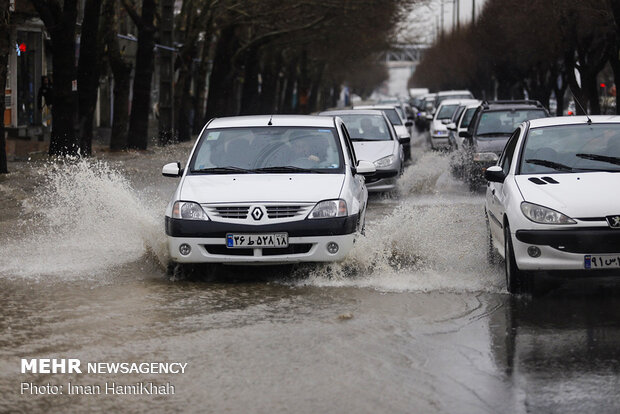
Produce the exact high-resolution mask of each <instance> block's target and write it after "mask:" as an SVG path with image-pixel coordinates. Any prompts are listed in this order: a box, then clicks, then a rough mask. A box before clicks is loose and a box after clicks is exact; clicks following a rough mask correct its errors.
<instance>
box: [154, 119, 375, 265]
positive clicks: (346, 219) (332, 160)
mask: <svg viewBox="0 0 620 414" xmlns="http://www.w3.org/2000/svg"><path fill="white" fill-rule="evenodd" d="M374 173H375V166H374V164H373V163H372V162H369V161H361V160H360V161H358V160H357V157H356V155H355V150H354V149H353V144H352V142H351V139H350V137H349V134H348V132H347V130H346V128H345V126H344V124H343V122H342V120H341V119H339V118H333V117H325V116H303V115H274V116H241V117H231V118H219V119H213V120H211V121H209V123H208V124H207V125H206V126H205V127H204V129H203V130H202V132H201V134H200V136H199V138H198V140H197V141H196V144H195V145H194V148H193V149H192V151H191V153H190V156H189V160H188V162H187V166H186V167H185V168H181V165H180V163H179V162H174V163H170V164H167V165H165V166H164V168H163V170H162V174H163V175H164V176H169V177H181V179H180V181H179V185H178V187H177V189H176V191H175V193H174V195H173V197H172V199H171V201H170V203H169V204H168V207H167V208H166V214H165V222H166V235H167V243H168V252H169V255H170V259H171V261H172V265H173V266H174V267H176V268H179V266H178V265H181V267H183V265H185V264H194V263H224V264H278V263H294V262H330V261H337V260H341V259H343V258H344V257H345V256H346V255H347V253H348V252H349V251H350V250H351V248H352V247H353V242H354V240H355V237H356V235H357V234H359V233H360V232H361V231H362V229H363V227H364V220H365V214H366V205H367V199H368V191H367V189H366V186H365V184H364V177H363V175H365V174H374ZM175 264H176V265H175Z"/></svg>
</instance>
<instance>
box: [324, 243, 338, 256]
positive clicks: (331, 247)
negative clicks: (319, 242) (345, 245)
mask: <svg viewBox="0 0 620 414" xmlns="http://www.w3.org/2000/svg"><path fill="white" fill-rule="evenodd" d="M338 248H339V247H338V243H334V242H329V243H327V251H328V252H329V253H330V254H336V253H338Z"/></svg>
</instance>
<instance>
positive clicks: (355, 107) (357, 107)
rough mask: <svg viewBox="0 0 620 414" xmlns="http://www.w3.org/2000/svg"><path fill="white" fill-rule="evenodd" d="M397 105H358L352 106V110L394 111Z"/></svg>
mask: <svg viewBox="0 0 620 414" xmlns="http://www.w3.org/2000/svg"><path fill="white" fill-rule="evenodd" d="M397 106H399V105H391V104H377V105H360V106H354V107H353V109H355V110H357V109H396V107H397Z"/></svg>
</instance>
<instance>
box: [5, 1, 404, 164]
mask: <svg viewBox="0 0 620 414" xmlns="http://www.w3.org/2000/svg"><path fill="white" fill-rule="evenodd" d="M30 1H31V2H32V4H33V5H34V7H35V9H36V11H37V13H38V14H39V16H40V18H41V20H42V21H43V23H44V24H45V27H46V30H47V32H48V34H49V36H50V39H51V48H52V54H53V73H54V105H53V108H52V117H53V127H52V133H51V143H50V149H49V153H50V155H76V154H78V153H80V154H82V155H89V154H90V152H91V142H92V136H93V114H94V110H95V106H96V99H97V89H98V86H99V79H100V77H101V76H103V75H104V74H106V73H107V72H108V71H110V72H111V73H112V75H113V78H114V108H115V111H114V119H113V126H112V139H111V147H112V149H117V150H120V149H125V148H135V149H145V148H146V147H147V143H148V141H149V136H148V119H149V112H150V111H151V108H152V104H153V102H150V99H151V84H152V77H153V71H154V53H156V52H155V46H156V43H158V41H159V40H160V39H159V25H160V24H161V22H162V21H164V20H165V19H166V18H168V17H169V16H167V15H162V13H164V12H161V11H160V10H166V9H161V8H160V7H159V6H160V4H157V3H156V1H155V0H141V4H139V5H137V4H133V3H132V0H86V1H85V3H84V19H83V21H82V22H81V33H80V47H79V49H80V53H79V60H78V61H77V62H76V58H75V53H74V51H75V46H76V19H77V15H78V2H77V0H64V1H59V0H30ZM415 1H416V0H406V1H402V0H356V1H350V0H289V1H284V2H283V1H281V0H183V2H182V6H181V10H180V13H178V14H175V18H174V37H175V41H176V43H175V46H176V52H175V58H174V62H175V64H174V85H175V87H174V96H173V97H170V98H171V100H172V99H173V101H174V108H175V113H174V119H175V124H174V132H173V133H172V134H170V133H168V134H162V136H166V137H170V136H176V137H177V138H178V139H179V140H187V139H189V138H190V136H191V133H192V132H196V130H197V129H199V128H201V127H202V125H204V122H205V121H206V120H208V119H210V118H212V117H216V116H227V115H237V114H258V113H295V112H298V113H304V112H309V111H311V110H315V109H317V108H320V107H325V106H331V105H333V104H334V103H335V100H336V99H337V97H338V94H339V92H340V85H341V84H343V83H346V82H347V81H349V82H350V83H351V84H352V87H353V88H357V89H359V90H360V92H361V93H364V92H367V91H369V90H371V89H372V88H371V87H372V86H375V85H376V84H377V83H380V82H381V81H383V80H384V79H385V76H386V72H385V71H384V70H383V71H382V70H381V69H378V65H379V64H378V63H376V55H377V53H378V52H380V51H383V50H385V49H387V48H388V47H389V45H390V43H391V42H392V40H393V36H394V34H395V33H394V28H395V27H396V25H397V23H398V22H399V21H400V20H401V19H402V18H403V17H404V16H406V15H407V13H408V12H409V10H410V7H411V5H412V4H413V3H414V2H415ZM160 2H161V5H164V3H165V2H166V0H160ZM5 3H6V7H5ZM8 3H9V2H8V0H0V12H3V11H6V13H5V14H2V13H0V17H3V16H5V15H6V19H5V20H6V21H7V24H8V19H9V17H10V16H9V13H8ZM168 3H169V4H172V2H170V1H169V0H168ZM3 7H4V8H3ZM169 10H170V13H171V11H172V10H171V9H169ZM121 14H127V15H129V16H130V17H131V20H132V21H133V23H134V24H135V26H136V27H137V31H138V36H137V41H138V45H137V52H136V57H135V59H128V58H127V56H126V55H125V54H124V53H123V47H122V45H121V44H120V43H119V38H118V36H117V34H118V33H119V16H120V15H121ZM5 20H3V19H0V25H1V24H2V23H3V22H4V21H5ZM0 33H8V31H6V32H5V31H3V30H2V28H1V27H0ZM169 46H172V45H169ZM10 50H11V48H10V46H9V45H8V41H7V48H6V49H5V48H3V43H2V39H0V67H1V68H5V67H6V64H3V62H5V61H2V58H3V57H4V56H8V53H9V51H10ZM132 73H133V74H134V76H133V90H132V92H133V93H132V96H133V98H132V101H131V103H130V102H129V91H130V82H131V79H132V77H131V75H132ZM162 76H166V73H165V70H164V69H163V68H162ZM5 79H6V77H5V76H4V77H3V73H2V71H0V84H3V83H5ZM74 80H77V85H78V90H77V93H76V92H75V91H74V90H72V86H73V85H75V83H74V82H73V81H74ZM207 85H208V87H207ZM164 98H165V97H164ZM130 104H131V106H130ZM130 107H131V111H129V108H130ZM0 109H2V108H0ZM0 122H1V120H0ZM1 127H2V125H0V132H1V133H2V134H1V136H2V137H4V133H3V131H2V130H1ZM192 129H193V131H192ZM160 132H161V131H160ZM0 144H1V143H0ZM0 158H1V157H0ZM0 167H1V166H0Z"/></svg>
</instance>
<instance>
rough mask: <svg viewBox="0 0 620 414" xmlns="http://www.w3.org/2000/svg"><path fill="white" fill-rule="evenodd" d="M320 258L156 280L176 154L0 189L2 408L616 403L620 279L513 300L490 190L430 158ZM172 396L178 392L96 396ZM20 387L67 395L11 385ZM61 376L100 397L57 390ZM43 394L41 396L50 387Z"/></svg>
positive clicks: (17, 168) (20, 176)
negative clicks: (167, 369) (347, 241)
mask: <svg viewBox="0 0 620 414" xmlns="http://www.w3.org/2000/svg"><path fill="white" fill-rule="evenodd" d="M423 141H424V137H422V136H420V137H418V138H417V140H416V142H415V143H414V145H415V146H414V156H415V162H414V163H413V164H412V165H411V166H409V168H408V169H407V171H406V173H405V176H404V177H403V180H402V183H401V188H400V191H399V192H398V194H394V195H391V196H379V197H377V196H374V197H372V200H371V205H370V208H369V213H368V225H367V233H368V234H367V236H366V238H365V239H362V240H360V241H359V243H358V244H357V246H356V248H355V249H354V251H353V252H352V254H351V256H350V258H349V259H347V261H345V262H344V263H342V264H338V265H331V266H301V267H293V268H291V267H282V268H279V267H276V268H269V269H264V268H249V269H241V268H235V267H230V268H225V269H224V270H222V271H221V272H219V274H218V275H217V277H215V278H210V279H208V280H184V281H172V280H168V279H167V278H166V276H165V272H164V270H163V268H164V266H163V265H164V264H165V262H166V255H165V249H164V242H165V238H164V236H163V218H162V215H163V209H164V207H165V205H166V202H167V198H168V197H169V196H170V194H171V193H172V191H173V189H174V186H175V184H176V182H175V180H170V179H165V178H163V177H161V176H160V175H159V171H160V168H161V166H162V165H163V164H164V163H165V162H168V161H176V160H177V159H181V160H183V159H184V158H185V157H186V154H187V153H188V148H189V147H188V146H187V145H180V146H177V147H174V148H168V149H165V150H162V149H156V150H153V151H149V152H148V153H147V154H136V153H127V154H116V155H103V156H102V157H103V159H104V161H103V162H100V163H93V162H85V163H84V162H83V163H77V164H75V165H72V166H67V167H62V168H59V167H57V166H56V167H55V166H54V165H52V164H47V163H45V162H43V161H32V162H30V163H15V164H13V165H11V167H12V170H14V172H13V173H12V174H10V175H9V176H6V177H0V303H2V310H1V311H0V395H1V396H2V398H1V399H0V412H29V413H30V412H117V411H118V412H214V413H220V412H230V413H252V412H256V413H265V412H269V413H279V412H282V413H289V412H300V413H316V412H336V413H345V412H347V413H348V412H367V413H371V412H372V413H376V412H385V413H499V412H510V413H522V412H535V413H538V412H562V413H566V412H579V413H582V412H597V413H606V412H609V413H613V412H619V411H620V402H619V401H618V398H617V396H618V394H619V390H620V384H619V382H620V380H619V378H620V376H619V375H618V374H619V372H618V371H619V370H620V362H619V359H620V347H619V346H618V344H620V306H619V305H620V300H619V298H620V289H619V286H620V283H616V282H615V281H613V280H612V281H609V280H606V281H594V280H578V281H573V282H570V283H564V284H562V285H560V286H559V287H558V288H556V289H553V290H550V291H549V292H547V293H545V294H543V295H541V296H540V297H535V298H530V297H512V298H511V297H510V296H509V295H508V294H507V293H506V292H505V288H504V283H503V270H502V268H501V266H490V265H488V264H486V261H485V250H484V248H485V246H486V244H485V228H484V217H483V212H482V206H483V202H484V200H483V195H482V194H481V193H479V194H471V193H470V192H469V191H468V190H467V187H466V186H465V185H463V184H462V183H460V182H458V181H455V180H454V179H452V178H451V177H450V174H449V162H448V157H446V156H443V155H442V154H435V153H430V152H428V151H426V149H425V145H424V143H423ZM21 358H78V359H80V360H81V362H82V365H83V366H84V365H86V363H88V362H107V363H111V362H130V363H131V362H136V363H142V362H180V363H187V366H186V369H185V372H184V373H182V374H149V373H128V374H119V373H117V374H109V373H87V372H84V373H82V374H75V373H74V374H28V373H27V374H22V373H21V371H20V360H21ZM112 382H114V383H115V384H116V385H131V384H136V383H149V382H152V383H154V384H168V383H169V384H170V385H171V386H173V387H174V394H171V395H152V394H151V395H148V394H142V395H118V394H110V393H108V394H106V393H105V385H106V384H109V383H112ZM22 383H26V384H31V383H32V386H46V385H47V384H48V383H49V384H50V385H51V386H53V385H57V386H60V385H62V386H63V394H61V395H49V394H43V395H33V394H32V393H31V392H29V391H26V392H23V393H22V387H23V386H22ZM68 383H72V384H73V385H76V384H77V385H81V386H84V387H86V386H92V387H94V386H95V385H99V386H101V387H102V388H103V392H102V393H101V394H96V395H85V394H82V395H69V394H68V391H67V389H68ZM44 388H45V387H44Z"/></svg>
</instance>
